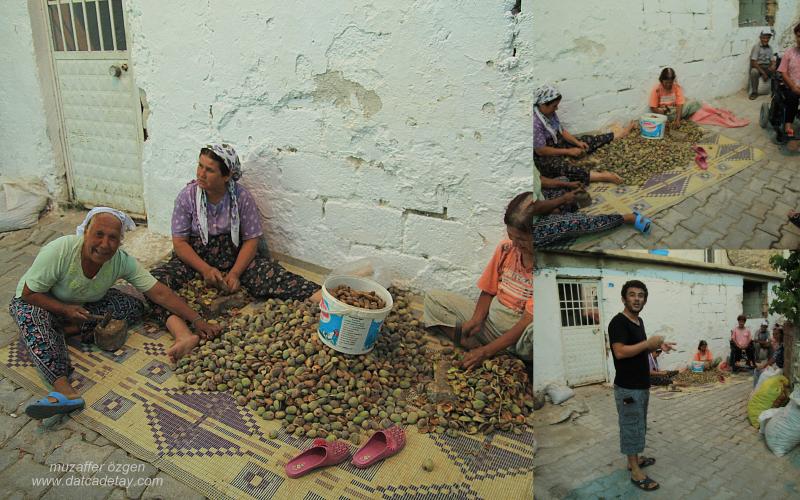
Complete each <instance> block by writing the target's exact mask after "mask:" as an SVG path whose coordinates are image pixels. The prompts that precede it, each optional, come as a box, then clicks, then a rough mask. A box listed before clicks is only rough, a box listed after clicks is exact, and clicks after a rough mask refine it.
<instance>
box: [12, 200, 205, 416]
mask: <svg viewBox="0 0 800 500" xmlns="http://www.w3.org/2000/svg"><path fill="white" fill-rule="evenodd" d="M133 227H135V224H134V223H133V221H132V220H131V219H130V217H128V216H127V215H125V214H124V213H122V212H120V211H118V210H114V209H111V208H107V207H98V208H94V209H92V210H91V211H90V212H89V214H88V215H87V216H86V219H85V220H84V222H83V224H81V225H80V226H78V230H77V234H76V235H71V236H62V237H61V238H57V239H55V240H53V241H51V242H50V243H48V244H47V245H45V246H44V247H43V248H42V249H41V250H40V251H39V254H38V255H37V256H36V260H34V262H33V265H31V267H30V269H28V271H27V272H26V273H25V274H24V275H23V276H22V278H21V279H20V281H19V284H18V285H17V291H16V294H15V295H14V298H13V299H12V300H11V304H10V306H9V310H10V312H11V315H12V317H13V318H14V319H15V320H16V322H17V325H18V326H19V328H20V333H21V337H22V340H23V342H24V344H25V345H26V346H27V348H28V352H29V354H30V355H31V358H32V359H33V361H34V363H35V364H36V366H37V367H38V368H39V370H40V371H41V372H42V374H43V375H44V377H45V378H46V379H47V380H48V382H50V384H52V386H53V389H54V391H53V392H51V393H50V394H48V395H47V396H46V397H44V398H42V399H40V400H39V401H36V402H34V403H32V404H31V405H29V406H28V407H27V408H26V409H25V412H26V413H27V414H28V415H29V416H31V417H33V418H46V417H49V416H52V415H55V414H58V413H66V412H70V411H72V410H77V409H80V408H83V405H84V401H83V398H81V397H80V395H79V394H78V393H77V392H76V391H75V390H74V389H73V388H72V386H71V385H70V384H69V381H68V379H67V378H68V376H69V374H70V373H71V372H72V367H71V366H70V360H69V354H68V352H67V345H66V342H65V336H68V335H77V334H80V335H81V337H82V340H84V341H89V340H90V339H91V337H92V333H93V331H94V328H95V326H96V324H97V320H96V317H97V316H99V315H101V314H103V313H105V312H108V311H110V312H111V313H112V316H113V317H114V318H115V319H124V320H126V321H127V322H128V323H134V322H137V321H138V320H140V319H141V317H142V314H143V312H144V304H143V303H142V302H140V301H139V300H137V299H135V298H133V297H131V296H130V295H126V294H124V293H122V292H120V291H119V290H116V289H114V288H111V286H112V285H113V284H114V283H115V282H116V281H117V280H118V279H120V278H121V279H124V280H126V281H128V282H129V283H130V284H131V285H133V286H134V287H135V288H136V289H137V290H139V291H140V292H142V293H144V295H145V296H147V297H148V298H149V299H150V300H152V301H153V302H155V303H157V304H159V305H161V306H163V307H164V308H166V309H168V310H169V311H171V312H172V313H173V314H175V315H177V316H179V317H181V318H183V319H184V320H186V321H189V322H191V324H192V326H194V328H195V329H196V331H197V334H198V335H199V336H201V337H213V336H214V335H216V334H218V333H219V328H218V327H216V326H213V325H210V324H208V323H207V322H206V321H205V320H203V318H202V317H201V316H200V315H199V314H198V313H196V312H195V311H194V310H192V309H191V308H190V307H189V306H188V305H187V304H186V302H184V301H183V299H181V298H180V297H178V296H177V295H176V294H175V293H174V292H173V291H172V290H170V289H169V288H168V287H167V286H165V285H163V284H161V283H159V282H158V281H157V280H156V279H155V278H154V277H153V276H152V275H151V274H150V273H149V272H148V271H147V270H145V269H144V268H143V267H142V266H141V265H140V264H139V263H138V262H136V260H135V259H134V258H133V257H131V256H130V255H128V254H127V253H126V252H125V251H124V250H120V249H119V246H120V244H121V243H122V237H123V234H124V232H125V230H126V229H132V228H133ZM174 335H175V336H176V339H175V340H176V342H179V341H180V340H181V338H180V337H181V336H185V335H193V334H192V333H191V332H188V331H180V332H174Z"/></svg>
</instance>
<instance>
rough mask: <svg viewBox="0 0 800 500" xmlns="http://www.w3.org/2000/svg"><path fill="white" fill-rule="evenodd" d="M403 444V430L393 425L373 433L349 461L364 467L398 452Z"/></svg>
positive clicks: (404, 440)
mask: <svg viewBox="0 0 800 500" xmlns="http://www.w3.org/2000/svg"><path fill="white" fill-rule="evenodd" d="M405 445H406V433H405V431H404V430H403V429H402V428H400V427H398V426H396V425H393V426H391V427H389V428H388V429H384V430H382V431H378V432H376V433H375V434H373V435H372V437H370V438H369V440H368V441H367V442H366V443H365V444H364V446H362V447H361V448H359V449H358V451H356V452H355V454H354V455H353V460H352V461H351V462H350V463H352V464H353V465H354V466H355V467H358V468H359V469H366V468H367V467H369V466H370V465H373V464H375V463H377V462H380V461H381V460H383V459H385V458H388V457H391V456H392V455H394V454H395V453H398V452H399V451H400V450H402V449H403V447H404V446H405Z"/></svg>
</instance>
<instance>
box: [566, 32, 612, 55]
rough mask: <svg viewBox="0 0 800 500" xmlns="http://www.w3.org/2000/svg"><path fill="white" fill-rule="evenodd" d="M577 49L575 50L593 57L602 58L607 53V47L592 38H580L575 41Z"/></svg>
mask: <svg viewBox="0 0 800 500" xmlns="http://www.w3.org/2000/svg"><path fill="white" fill-rule="evenodd" d="M574 42H575V48H574V49H573V50H575V51H577V52H582V53H584V54H589V55H593V56H601V55H603V54H605V52H606V46H605V45H603V44H602V43H598V42H595V41H594V40H592V39H590V38H586V37H584V36H582V37H578V38H576V39H575V40H574Z"/></svg>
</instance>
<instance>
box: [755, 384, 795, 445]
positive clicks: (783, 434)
mask: <svg viewBox="0 0 800 500" xmlns="http://www.w3.org/2000/svg"><path fill="white" fill-rule="evenodd" d="M764 413H766V412H764ZM764 438H765V439H766V441H767V446H769V449H770V450H772V453H774V454H776V455H777V456H779V457H782V456H784V455H786V454H787V453H789V452H790V451H792V448H794V447H795V446H797V445H798V444H800V387H797V388H795V390H794V392H793V393H792V395H791V399H790V401H789V404H788V405H786V406H785V407H783V408H778V412H777V413H776V414H775V415H774V416H773V417H772V418H771V419H769V421H768V422H767V423H766V430H765V432H764Z"/></svg>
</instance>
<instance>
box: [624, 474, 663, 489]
mask: <svg viewBox="0 0 800 500" xmlns="http://www.w3.org/2000/svg"><path fill="white" fill-rule="evenodd" d="M631 482H632V483H633V485H634V486H636V487H637V488H639V489H640V490H644V491H655V490H657V489H658V488H660V487H661V485H660V484H658V483H657V482H656V481H653V480H652V479H650V477H649V476H645V477H644V479H642V480H641V481H637V480H635V479H634V478H631ZM651 484H655V485H656V486H655V487H654V488H648V486H650V485H651Z"/></svg>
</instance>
